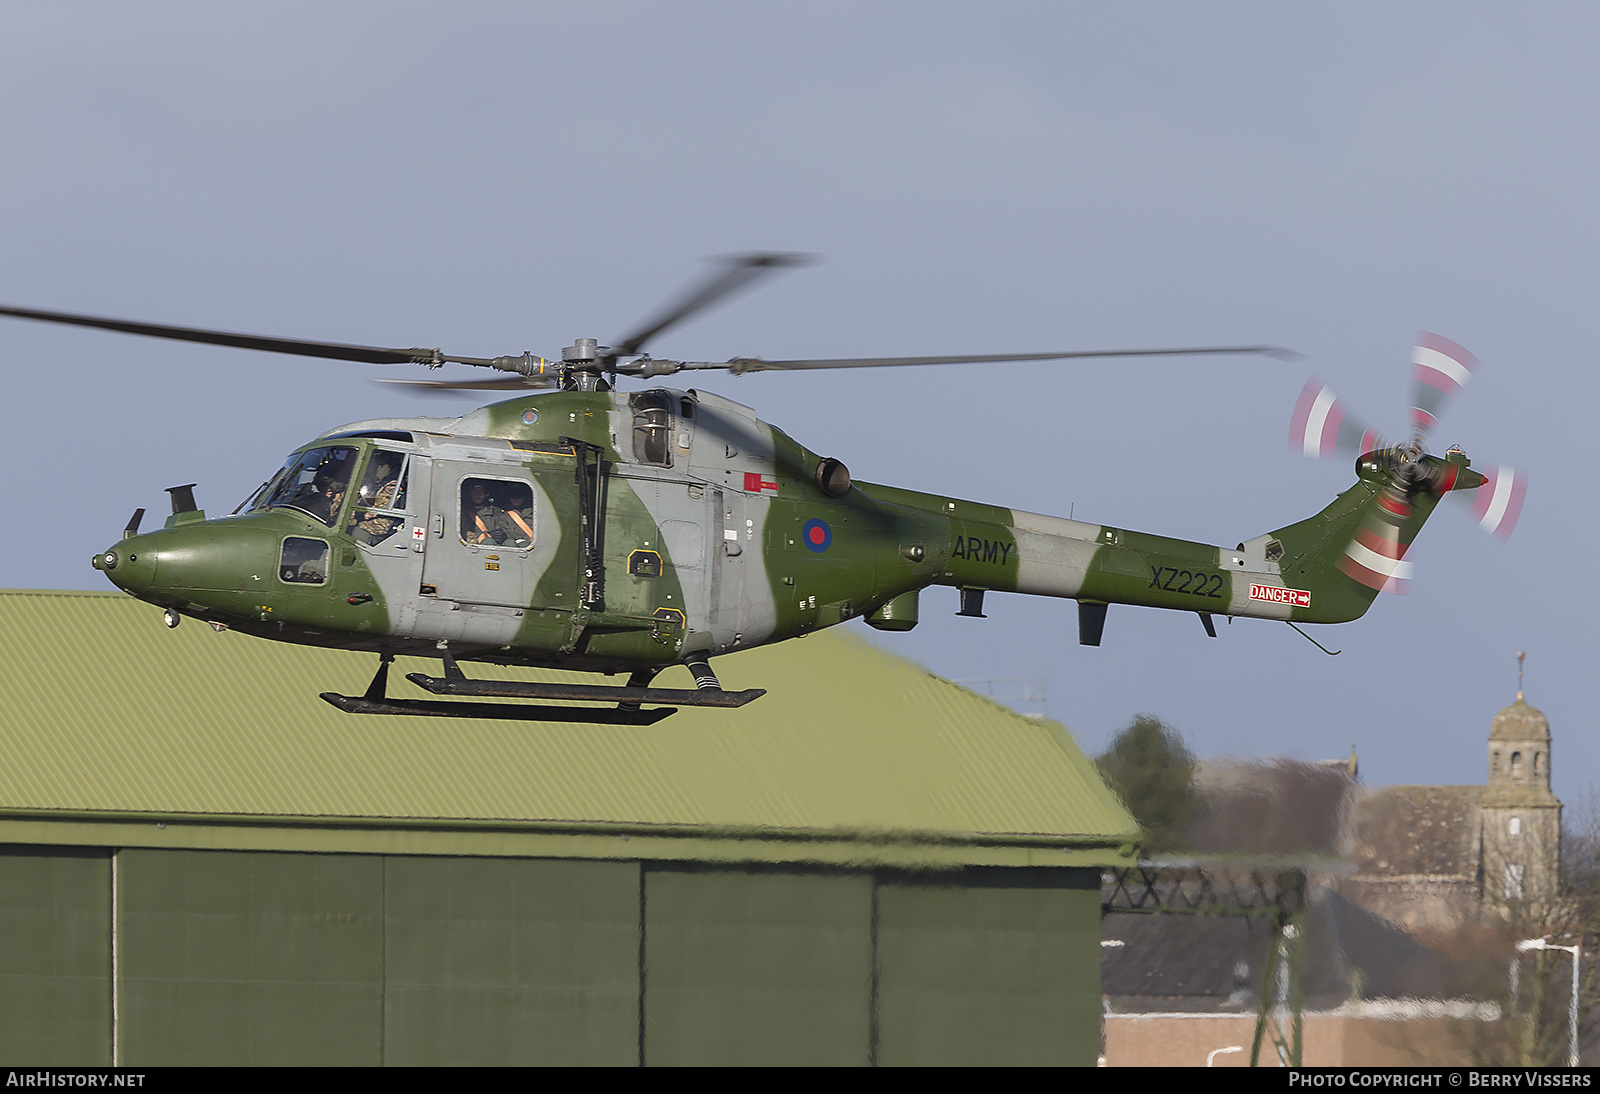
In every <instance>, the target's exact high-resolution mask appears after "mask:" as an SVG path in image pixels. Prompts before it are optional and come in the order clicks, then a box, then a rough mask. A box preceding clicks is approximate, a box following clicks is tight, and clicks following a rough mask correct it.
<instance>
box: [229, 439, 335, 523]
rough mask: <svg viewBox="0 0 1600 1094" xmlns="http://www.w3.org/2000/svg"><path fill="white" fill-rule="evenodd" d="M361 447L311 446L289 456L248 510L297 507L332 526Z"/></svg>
mask: <svg viewBox="0 0 1600 1094" xmlns="http://www.w3.org/2000/svg"><path fill="white" fill-rule="evenodd" d="M360 453H361V450H360V449H359V448H355V447H353V446H350V445H332V446H329V447H327V448H312V449H309V450H307V451H305V452H301V453H298V454H296V455H293V456H290V457H289V459H288V462H286V463H285V464H284V465H283V467H282V469H281V470H279V472H278V473H277V474H276V475H274V476H273V477H272V480H271V481H270V482H268V483H267V486H266V489H264V490H262V491H261V493H260V494H258V495H257V496H256V500H255V504H253V505H252V506H251V507H250V509H251V511H256V510H261V509H280V508H287V509H298V510H299V511H300V512H302V513H305V514H306V515H307V516H312V517H316V518H317V519H318V520H320V521H321V522H322V523H323V524H326V525H329V526H331V525H332V524H333V522H334V521H335V520H336V519H337V518H338V516H339V510H340V508H341V507H342V506H343V505H344V496H345V494H346V493H347V492H348V491H349V488H350V476H351V473H352V472H353V471H354V470H355V466H356V457H357V456H359V455H360Z"/></svg>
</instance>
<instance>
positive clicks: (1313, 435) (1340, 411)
mask: <svg viewBox="0 0 1600 1094" xmlns="http://www.w3.org/2000/svg"><path fill="white" fill-rule="evenodd" d="M1289 447H1290V448H1292V449H1294V450H1295V451H1296V452H1300V453H1302V454H1304V455H1307V456H1310V457H1311V458H1312V459H1331V458H1333V457H1336V456H1359V455H1361V454H1362V453H1363V452H1371V451H1372V450H1373V449H1375V448H1382V447H1383V438H1382V437H1380V436H1378V434H1377V432H1376V431H1375V430H1373V429H1371V428H1369V427H1368V426H1367V424H1366V423H1365V422H1363V421H1361V419H1359V418H1357V417H1356V416H1355V415H1353V414H1351V413H1350V410H1349V407H1348V406H1346V405H1345V402H1344V400H1342V399H1340V398H1339V397H1338V396H1337V395H1335V394H1334V393H1333V389H1332V388H1331V387H1329V386H1328V385H1327V384H1324V383H1323V382H1322V381H1321V380H1319V379H1317V378H1316V377H1315V376H1313V377H1311V379H1309V380H1307V381H1306V386H1305V387H1303V388H1301V389H1300V399H1299V401H1298V402H1296V403H1295V407H1294V417H1293V418H1291V419H1290V420H1289Z"/></svg>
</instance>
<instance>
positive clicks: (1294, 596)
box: [1250, 585, 1311, 608]
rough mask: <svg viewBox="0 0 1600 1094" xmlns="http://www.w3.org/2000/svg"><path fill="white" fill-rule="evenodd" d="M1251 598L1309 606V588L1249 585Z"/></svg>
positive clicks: (1293, 605) (1300, 606) (1292, 606)
mask: <svg viewBox="0 0 1600 1094" xmlns="http://www.w3.org/2000/svg"><path fill="white" fill-rule="evenodd" d="M1250 599H1251V600H1265V601H1266V602H1267V603H1268V604H1287V605H1289V606H1290V607H1291V608H1309V607H1311V590H1310V589H1281V588H1279V587H1278V586H1276V585H1252V586H1250Z"/></svg>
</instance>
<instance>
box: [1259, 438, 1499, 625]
mask: <svg viewBox="0 0 1600 1094" xmlns="http://www.w3.org/2000/svg"><path fill="white" fill-rule="evenodd" d="M1356 474H1357V476H1358V478H1357V481H1356V484H1355V485H1354V486H1352V487H1351V488H1350V489H1348V490H1346V491H1345V492H1344V493H1342V494H1340V495H1339V496H1338V497H1337V498H1335V499H1334V502H1333V504H1332V505H1329V506H1328V507H1327V508H1326V509H1324V510H1322V512H1320V513H1318V514H1317V515H1316V516H1314V517H1310V518H1308V519H1306V520H1302V521H1300V522H1299V523H1297V524H1291V525H1289V526H1288V527H1286V528H1280V529H1278V530H1277V531H1275V532H1271V533H1269V534H1268V535H1267V536H1265V537H1260V539H1258V540H1256V541H1252V546H1254V545H1255V544H1263V541H1265V542H1264V544H1263V545H1262V548H1261V549H1262V550H1263V551H1264V552H1265V557H1266V559H1267V561H1276V562H1277V563H1278V570H1279V573H1280V574H1281V575H1282V577H1283V580H1284V583H1285V584H1286V585H1288V586H1289V587H1291V588H1296V589H1304V590H1307V591H1309V592H1310V594H1311V598H1310V599H1311V603H1310V606H1309V607H1305V608H1300V609H1297V610H1296V611H1295V612H1294V618H1295V619H1296V620H1297V621H1304V622H1307V623H1345V622H1348V621H1350V620H1352V619H1359V618H1360V617H1361V616H1362V615H1364V614H1365V613H1366V610H1367V608H1369V607H1370V606H1371V605H1372V602H1373V600H1375V599H1376V598H1377V595H1378V593H1379V592H1404V591H1405V586H1406V584H1407V582H1408V581H1409V579H1410V576H1411V575H1410V570H1411V563H1410V562H1409V561H1408V560H1407V559H1406V557H1405V556H1406V553H1407V551H1408V550H1409V549H1410V546H1411V543H1412V541H1413V540H1414V539H1415V538H1416V535H1417V533H1418V532H1419V531H1421V529H1422V526H1423V524H1425V523H1426V522H1427V520H1428V518H1429V517H1430V516H1432V515H1433V511H1434V509H1435V508H1436V507H1437V506H1438V504H1439V499H1440V498H1441V497H1443V496H1444V495H1445V494H1446V493H1448V492H1449V491H1451V490H1470V489H1473V488H1475V487H1477V486H1480V485H1482V484H1483V482H1484V481H1485V480H1484V477H1483V476H1482V475H1480V474H1478V473H1477V472H1476V471H1472V470H1470V469H1469V468H1468V466H1467V459H1466V457H1465V456H1464V455H1461V454H1459V453H1455V452H1452V453H1450V454H1448V455H1446V456H1445V457H1444V458H1442V459H1441V458H1439V457H1436V456H1423V457H1421V458H1420V459H1419V460H1414V461H1411V462H1407V461H1406V459H1405V458H1404V457H1403V455H1401V454H1399V453H1398V451H1397V450H1381V451H1378V452H1369V453H1367V454H1366V455H1364V456H1362V457H1361V458H1360V459H1359V460H1358V461H1356Z"/></svg>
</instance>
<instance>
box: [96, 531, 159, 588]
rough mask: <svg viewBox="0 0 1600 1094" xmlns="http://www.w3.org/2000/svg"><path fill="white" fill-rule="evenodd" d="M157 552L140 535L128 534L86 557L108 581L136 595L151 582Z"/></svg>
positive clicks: (154, 570) (153, 575) (153, 579)
mask: <svg viewBox="0 0 1600 1094" xmlns="http://www.w3.org/2000/svg"><path fill="white" fill-rule="evenodd" d="M156 562H157V554H156V552H155V551H154V550H153V549H152V547H151V544H150V543H149V542H148V541H147V540H146V537H144V536H131V537H129V538H128V539H124V540H119V541H118V542H117V543H115V544H113V545H112V546H110V547H108V548H106V549H105V550H104V551H101V552H100V553H99V554H97V555H95V556H94V558H93V559H91V560H90V564H91V565H93V566H94V568H95V569H96V570H99V571H100V572H101V573H103V574H105V575H106V577H108V578H110V579H111V583H112V584H113V585H115V586H117V588H119V589H124V590H126V591H128V592H130V593H133V594H134V595H135V596H137V595H138V594H139V593H142V592H144V591H146V590H147V589H149V588H150V586H151V585H152V584H154V582H155V577H156Z"/></svg>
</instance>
